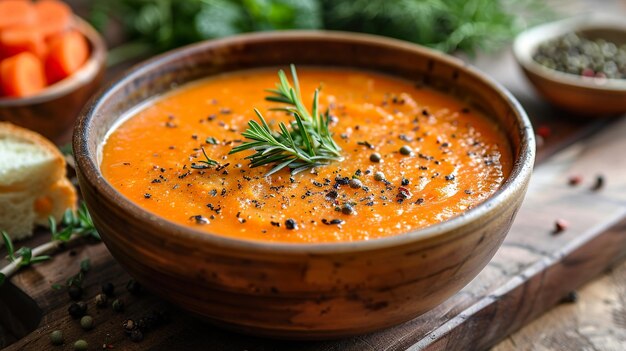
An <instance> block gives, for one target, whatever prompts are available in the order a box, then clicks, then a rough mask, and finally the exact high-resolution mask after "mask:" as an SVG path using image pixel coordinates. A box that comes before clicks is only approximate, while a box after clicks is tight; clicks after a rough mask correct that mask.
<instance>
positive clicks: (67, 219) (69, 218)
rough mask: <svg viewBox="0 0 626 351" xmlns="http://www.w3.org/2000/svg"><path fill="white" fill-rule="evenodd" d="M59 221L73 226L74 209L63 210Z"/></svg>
mask: <svg viewBox="0 0 626 351" xmlns="http://www.w3.org/2000/svg"><path fill="white" fill-rule="evenodd" d="M61 223H63V225H65V226H73V225H74V211H72V209H69V208H68V209H67V210H65V212H64V213H63V219H62V220H61Z"/></svg>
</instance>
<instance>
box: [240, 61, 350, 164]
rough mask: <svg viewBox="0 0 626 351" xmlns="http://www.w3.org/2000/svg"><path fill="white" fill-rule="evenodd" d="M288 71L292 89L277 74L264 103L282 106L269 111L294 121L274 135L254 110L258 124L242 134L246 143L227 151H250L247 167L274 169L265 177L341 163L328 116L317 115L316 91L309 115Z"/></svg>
mask: <svg viewBox="0 0 626 351" xmlns="http://www.w3.org/2000/svg"><path fill="white" fill-rule="evenodd" d="M290 67H291V77H292V80H293V86H292V85H291V84H290V83H289V79H288V78H287V75H286V74H285V72H284V71H283V70H280V71H279V72H278V79H279V82H278V83H277V84H276V89H269V90H267V91H268V92H269V93H270V95H269V96H267V97H266V98H265V99H266V100H268V101H272V102H277V103H281V104H284V106H280V107H277V108H273V109H272V110H274V111H284V112H287V113H288V114H290V115H291V116H293V118H294V120H292V121H291V122H289V124H288V125H286V124H285V123H282V122H281V123H279V124H278V126H279V130H278V131H274V130H272V128H271V127H270V126H269V125H268V123H267V122H266V120H265V118H264V117H263V115H262V114H261V112H259V110H257V109H255V110H254V112H255V113H256V115H257V117H258V118H259V121H260V122H261V123H259V122H257V121H254V120H250V121H249V122H248V129H247V130H246V131H244V132H243V133H242V135H243V136H244V137H245V138H247V139H249V140H250V141H246V142H244V143H243V144H241V145H239V146H237V147H234V148H233V149H232V150H231V151H230V154H233V153H237V152H241V151H246V150H254V151H255V153H254V154H252V155H250V156H247V157H246V159H249V160H250V166H251V167H260V166H265V165H273V166H274V167H273V168H272V169H271V170H270V171H269V172H267V173H266V176H270V175H272V174H274V173H276V172H278V171H280V170H281V169H283V168H286V167H288V168H289V169H291V174H296V173H299V172H302V171H304V170H307V169H310V168H313V167H318V166H323V165H327V164H329V163H331V162H333V161H340V160H341V159H342V157H341V148H340V147H339V146H338V145H337V143H336V142H335V141H334V140H333V137H332V134H331V133H330V130H329V124H330V112H329V111H328V110H326V112H325V113H320V111H319V89H315V92H314V94H313V106H312V110H311V112H309V110H308V109H307V108H306V107H305V106H304V104H303V102H302V95H301V92H300V83H299V81H298V75H297V73H296V67H295V66H294V65H291V66H290Z"/></svg>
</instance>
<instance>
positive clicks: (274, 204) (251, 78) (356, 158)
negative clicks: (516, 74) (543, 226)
mask: <svg viewBox="0 0 626 351" xmlns="http://www.w3.org/2000/svg"><path fill="white" fill-rule="evenodd" d="M276 72H277V69H261V70H253V71H243V72H237V73H231V74H225V75H221V76H216V77H212V78H210V79H207V80H204V81H200V82H196V83H194V84H190V85H188V86H185V87H182V88H180V89H177V90H175V91H174V92H172V93H171V94H168V95H166V96H163V97H161V98H159V99H157V100H156V101H153V102H151V103H150V104H149V105H148V106H147V107H145V108H143V109H142V110H140V111H139V112H136V113H134V114H133V115H132V116H129V118H127V119H125V120H124V121H123V122H122V123H121V124H120V125H119V126H118V127H117V128H116V129H114V130H113V131H112V132H111V133H110V135H109V136H108V138H107V141H106V143H105V144H104V146H103V150H102V164H101V168H102V172H103V174H104V176H105V178H106V179H107V180H108V181H109V182H110V184H112V185H113V187H115V188H116V189H117V190H118V191H120V192H121V193H122V194H123V195H125V196H126V197H127V198H129V199H130V200H131V201H132V202H134V203H136V204H138V205H139V206H141V207H142V208H144V209H146V210H148V211H150V212H152V213H154V214H157V215H159V216H162V217H164V218H166V219H169V220H171V221H173V222H176V223H179V224H182V225H185V226H189V227H193V228H196V229H200V230H203V231H206V232H207V233H214V234H219V235H224V236H229V237H236V238H244V239H253V240H267V241H278V242H289V243H319V242H336V241H354V240H369V239H375V238H380V237H386V236H391V235H402V233H407V232H409V231H412V230H416V229H419V228H423V227H427V226H429V225H432V224H435V223H439V222H442V221H445V220H447V219H449V218H452V217H454V216H457V215H459V214H460V213H462V212H464V211H467V210H468V209H470V208H472V207H474V206H476V205H477V204H479V203H481V202H482V201H484V200H485V199H487V198H488V197H490V196H491V195H492V194H493V193H494V192H495V191H496V190H497V189H498V188H499V187H500V186H501V185H502V183H503V182H504V180H505V179H506V178H507V177H508V175H509V172H510V170H511V167H512V165H511V163H512V155H511V147H510V145H509V143H508V141H507V139H506V137H505V135H504V134H503V132H502V131H501V130H500V128H499V126H498V124H497V123H494V122H493V121H492V120H491V119H489V118H487V117H486V116H484V115H482V114H481V113H480V112H479V111H476V110H474V109H472V108H471V107H470V106H468V105H467V104H466V103H465V102H464V101H462V100H460V99H457V98H455V97H453V96H450V95H447V94H445V93H441V92H438V91H435V90H431V89H429V88H426V87H422V86H419V85H415V84H412V83H411V82H409V81H404V80H401V79H397V78H393V77H389V76H385V75H382V74H378V73H373V72H365V71H353V70H348V69H336V70H335V69H323V68H313V67H300V68H299V70H298V75H299V81H300V86H301V90H302V99H303V100H304V103H305V105H306V106H307V107H308V108H309V109H310V108H311V104H312V100H313V91H314V90H315V89H316V88H320V95H319V107H320V109H321V110H322V111H326V110H328V111H329V114H330V116H331V119H330V127H329V129H330V132H331V133H333V138H334V140H335V141H336V143H337V145H338V146H339V147H341V149H342V151H341V157H342V158H343V159H342V160H340V161H335V162H332V163H330V164H329V165H325V166H319V167H315V168H312V169H308V170H306V171H304V172H300V173H297V174H295V175H292V174H291V173H290V171H289V169H288V168H284V169H282V170H280V171H278V172H277V173H274V174H273V175H271V176H265V175H266V173H267V172H268V171H270V169H272V165H268V166H261V167H256V168H250V167H249V163H250V162H249V160H247V159H245V157H246V156H249V155H251V154H253V151H250V150H248V151H243V152H239V153H235V154H229V152H230V151H231V150H232V148H233V147H235V146H238V145H241V143H242V142H245V141H247V140H246V139H245V138H244V137H243V136H242V132H243V131H245V130H246V128H247V124H248V121H250V120H258V119H257V117H256V115H255V114H254V111H253V108H257V109H258V110H259V111H260V112H261V113H262V114H263V116H265V118H266V119H267V120H268V123H269V124H270V125H272V126H274V129H275V130H277V128H278V127H277V124H276V123H277V122H279V121H283V122H287V121H289V120H292V119H293V116H290V115H288V114H287V113H285V112H283V111H273V110H271V109H272V108H275V107H278V105H280V104H277V103H276V102H271V101H266V100H265V97H266V96H267V95H268V93H267V92H266V91H265V90H266V89H268V88H269V89H271V88H274V87H275V86H276V82H277V76H276ZM202 150H204V151H205V152H206V156H207V157H209V158H210V159H213V160H215V161H217V162H218V165H216V166H214V167H211V168H204V169H199V168H200V167H193V165H196V164H199V162H200V161H201V160H203V159H205V156H204V155H203V152H202Z"/></svg>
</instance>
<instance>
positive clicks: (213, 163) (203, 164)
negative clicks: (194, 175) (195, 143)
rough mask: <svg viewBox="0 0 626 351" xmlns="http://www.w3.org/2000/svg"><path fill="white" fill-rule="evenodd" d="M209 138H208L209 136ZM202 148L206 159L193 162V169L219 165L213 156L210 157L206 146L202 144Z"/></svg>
mask: <svg viewBox="0 0 626 351" xmlns="http://www.w3.org/2000/svg"><path fill="white" fill-rule="evenodd" d="M207 140H208V138H207ZM200 149H201V150H202V155H204V160H200V161H197V162H193V163H192V164H191V168H193V169H207V168H209V167H211V166H217V165H218V164H219V163H218V162H217V161H215V160H212V159H211V158H209V155H207V154H206V151H205V150H204V146H201V147H200Z"/></svg>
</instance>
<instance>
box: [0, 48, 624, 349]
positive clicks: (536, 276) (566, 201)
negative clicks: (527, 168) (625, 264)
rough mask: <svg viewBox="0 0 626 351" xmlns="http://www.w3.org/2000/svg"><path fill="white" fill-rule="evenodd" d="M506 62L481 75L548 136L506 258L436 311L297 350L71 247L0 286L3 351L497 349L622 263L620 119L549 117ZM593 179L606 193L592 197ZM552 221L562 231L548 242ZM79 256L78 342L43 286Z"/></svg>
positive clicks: (93, 252)
mask: <svg viewBox="0 0 626 351" xmlns="http://www.w3.org/2000/svg"><path fill="white" fill-rule="evenodd" d="M510 60H511V58H510V56H509V55H508V54H507V55H504V56H503V57H501V58H495V59H493V58H492V59H490V60H488V61H484V62H483V61H478V65H479V66H483V67H485V68H488V69H487V70H488V71H489V73H491V74H492V75H493V76H495V77H496V78H497V79H499V80H500V81H501V82H503V83H504V84H505V85H507V86H508V87H509V88H510V89H511V90H512V91H513V93H514V94H515V95H516V96H517V97H518V98H519V99H520V100H521V102H522V103H523V104H524V106H525V108H526V109H527V111H528V112H529V114H530V115H531V118H532V119H533V123H534V124H535V126H536V127H548V129H547V130H548V131H549V132H550V135H549V136H546V137H545V138H544V139H545V140H544V143H543V144H542V145H540V146H539V152H538V166H537V167H536V170H535V173H534V176H533V179H532V181H531V185H530V188H529V191H528V194H527V196H526V200H525V202H524V204H523V206H522V208H521V210H520V212H519V214H518V216H517V219H516V221H515V223H514V225H513V228H512V229H511V231H510V233H509V235H508V236H507V238H506V240H505V241H504V243H503V245H502V248H501V249H500V250H499V251H498V253H497V254H496V256H495V257H494V258H493V260H492V261H491V262H490V263H489V265H488V266H487V267H486V268H485V269H484V270H483V271H482V272H481V273H480V274H479V275H478V277H476V278H475V279H474V280H473V281H472V282H471V283H470V284H469V285H468V286H467V287H465V288H464V289H463V290H462V291H461V292H459V293H458V294H456V295H454V296H453V297H451V298H450V299H448V300H447V301H445V302H444V303H443V304H442V305H440V306H439V307H437V308H436V309H434V310H432V311H430V312H428V313H426V314H424V315H422V316H420V317H418V318H416V319H414V320H412V321H409V322H407V323H404V324H402V325H399V326H396V327H393V328H390V329H386V330H382V331H379V332H376V333H372V334H368V335H363V336H358V337H354V338H349V339H343V340H334V341H325V342H310V343H302V342H287V341H275V340H266V339H260V338H255V337H250V336H244V335H239V334H235V333H231V332H227V331H224V330H221V329H220V328H219V327H216V326H212V325H208V324H205V323H203V322H200V321H197V320H195V319H193V318H192V317H190V316H189V315H187V314H186V313H184V312H183V311H180V310H178V309H177V308H176V307H174V306H170V305H168V304H167V303H166V302H164V301H162V300H160V299H159V298H157V297H155V296H152V295H151V294H149V293H145V294H143V295H142V296H140V297H136V296H132V295H131V294H129V293H128V292H127V291H126V289H125V288H124V286H125V284H126V282H127V281H128V280H129V279H130V277H129V276H128V275H127V274H126V273H125V272H124V270H123V269H122V268H121V267H120V266H119V265H118V264H117V263H116V262H115V261H114V260H113V258H112V257H111V256H110V254H109V253H108V251H107V250H106V247H105V246H104V245H103V244H101V243H97V244H87V245H82V246H75V247H70V248H67V249H66V250H65V251H64V252H62V253H60V254H58V255H57V256H56V257H55V259H54V261H53V262H50V263H45V264H42V265H39V266H36V267H34V268H31V269H25V270H23V271H21V272H20V273H19V274H17V275H16V276H14V277H13V278H12V279H11V284H5V286H3V287H2V288H0V326H2V327H3V329H4V334H5V339H6V341H7V342H12V341H15V340H17V341H15V342H14V343H13V344H11V345H10V346H9V347H8V348H7V350H61V349H64V350H70V349H72V348H71V344H72V343H73V341H75V340H77V339H79V338H82V339H85V340H87V341H88V342H89V344H90V349H100V348H102V346H103V344H107V345H113V346H114V347H115V349H122V350H143V349H151V350H196V349H208V350H250V351H255V350H258V351H261V350H302V351H306V350H325V351H331V350H355V351H356V350H377V351H378V350H405V349H410V350H469V349H485V348H488V347H490V346H492V345H494V344H495V343H496V342H497V341H499V340H501V339H502V338H504V337H505V336H506V335H508V334H509V333H511V332H513V331H515V330H516V329H518V328H519V327H520V326H522V325H524V324H525V323H527V322H529V321H531V320H532V319H534V318H535V317H537V316H538V315H540V314H541V313H543V312H545V311H546V310H548V309H549V308H550V307H552V306H553V305H555V304H556V303H558V302H559V300H561V298H562V297H563V296H565V295H566V294H567V293H568V292H569V291H571V290H574V289H576V288H577V287H579V286H580V285H582V284H583V283H585V282H587V281H588V280H590V279H592V278H593V277H595V276H596V275H598V274H599V273H600V272H602V271H603V270H604V269H606V267H608V266H609V265H611V264H612V263H614V262H616V261H617V260H620V259H622V258H623V257H624V256H625V255H626V137H624V135H626V118H622V119H618V120H613V121H607V120H604V121H602V120H589V119H587V120H585V119H578V120H576V119H572V118H571V116H568V115H566V114H565V113H563V112H560V111H555V110H552V109H551V108H549V107H548V106H547V105H545V103H542V102H541V100H540V99H539V98H538V97H536V96H534V95H533V93H532V90H531V89H530V88H529V87H528V86H527V85H526V83H525V82H524V80H523V79H522V78H521V77H520V76H519V74H518V73H517V72H515V73H511V71H510V70H511V67H514V65H513V63H512V62H511V61H510ZM599 174H602V175H603V176H604V178H605V180H606V182H605V183H606V184H605V186H603V187H602V189H600V190H598V191H592V190H591V187H592V186H593V184H594V182H595V177H596V176H597V175H599ZM570 175H580V176H582V178H583V182H582V184H580V185H578V186H576V187H572V186H570V185H568V177H569V176H570ZM558 218H562V219H564V220H566V221H568V223H569V227H568V228H567V230H565V231H564V232H562V233H560V234H557V235H555V234H553V228H554V222H555V220H556V219H558ZM46 239H47V234H46V233H39V234H38V235H37V236H36V237H35V238H33V239H31V240H30V241H28V242H25V243H23V244H24V245H29V246H35V245H36V244H37V243H38V242H42V241H44V240H46ZM18 246H19V245H18ZM87 257H89V258H90V260H91V266H92V268H91V270H90V271H89V272H88V273H87V275H86V279H85V284H84V286H85V289H86V293H85V297H86V298H85V300H86V301H87V302H88V305H89V309H88V313H89V314H91V315H92V316H93V317H94V319H95V322H96V328H95V329H94V330H92V331H89V332H83V331H82V330H81V329H80V326H79V325H78V322H77V321H75V320H72V319H71V318H70V317H69V316H68V313H67V307H68V305H69V303H70V301H69V298H68V297H67V293H66V292H65V291H59V290H54V289H52V288H51V286H52V284H55V283H60V284H63V283H64V282H65V280H66V279H67V278H68V277H69V276H71V275H73V274H75V273H76V272H77V271H78V269H79V262H80V261H81V260H83V259H84V258H87ZM155 279H158V277H155ZM105 282H112V283H114V284H115V285H116V288H117V291H118V296H119V297H121V298H123V299H125V302H126V310H125V312H124V313H121V314H120V313H114V312H113V311H112V310H111V308H110V307H109V308H105V309H97V308H96V307H95V305H94V297H95V295H96V294H97V293H99V290H100V286H101V284H103V283H105ZM154 309H157V310H168V311H169V312H170V314H171V316H172V322H171V323H169V324H167V325H165V326H162V327H160V328H159V329H157V330H155V331H152V332H149V333H147V334H146V335H145V339H144V340H143V341H142V342H140V343H133V342H131V341H130V340H129V339H128V338H127V337H126V336H125V334H124V332H123V329H122V322H123V321H124V320H125V319H127V318H132V319H138V318H141V317H142V316H144V315H145V314H146V313H147V312H149V311H152V310H154ZM55 329H60V330H63V331H64V334H65V338H66V344H65V345H64V346H63V347H54V346H51V344H50V342H49V338H48V334H49V332H50V331H52V330H55ZM31 330H34V331H31ZM0 342H1V340H0Z"/></svg>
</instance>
